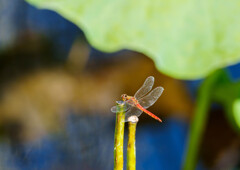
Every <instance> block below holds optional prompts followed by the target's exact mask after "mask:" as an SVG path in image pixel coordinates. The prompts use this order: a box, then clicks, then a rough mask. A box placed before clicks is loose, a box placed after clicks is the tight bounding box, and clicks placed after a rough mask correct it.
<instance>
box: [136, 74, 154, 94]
mask: <svg viewBox="0 0 240 170" xmlns="http://www.w3.org/2000/svg"><path fill="white" fill-rule="evenodd" d="M153 84H154V77H153V76H149V77H148V78H147V79H146V80H145V82H144V84H143V85H142V87H141V88H140V89H138V91H137V92H136V93H135V95H134V97H135V98H136V99H140V98H141V97H143V96H144V95H145V94H147V93H148V92H149V91H150V90H151V89H152V87H153Z"/></svg>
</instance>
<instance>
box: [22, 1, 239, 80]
mask: <svg viewBox="0 0 240 170" xmlns="http://www.w3.org/2000/svg"><path fill="white" fill-rule="evenodd" d="M27 1H28V2H30V3H31V4H33V5H36V6H37V7H40V8H47V9H52V10H55V11H56V12H58V13H59V14H61V15H62V16H64V17H65V18H67V19H68V20H70V21H72V22H73V23H75V24H77V25H78V26H79V27H80V28H81V29H82V30H83V31H84V32H85V34H86V37H87V39H88V40H89V42H90V43H91V44H92V45H93V46H94V47H95V48H98V49H100V50H102V51H105V52H113V51H117V50H120V49H131V50H136V51H138V52H142V53H144V54H146V55H147V56H149V57H150V58H152V59H153V61H154V62H155V64H156V66H157V68H158V69H159V70H160V71H162V72H164V73H166V74H168V75H170V76H173V77H175V78H181V79H196V78H202V77H205V76H206V75H208V74H209V73H210V72H212V71H214V70H215V69H218V68H222V67H225V66H227V65H230V64H233V63H236V62H238V61H240V43H239V42H240V22H239V18H240V1H239V0H231V1H226V0H202V1H195V0H168V1H166V0H151V1H146V0H114V1H110V0H95V1H93V0H27Z"/></svg>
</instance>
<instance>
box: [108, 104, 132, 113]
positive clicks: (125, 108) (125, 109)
mask: <svg viewBox="0 0 240 170" xmlns="http://www.w3.org/2000/svg"><path fill="white" fill-rule="evenodd" d="M130 108H131V106H130V105H129V104H128V103H125V107H124V108H123V111H127V110H129V109H130ZM111 112H113V113H116V112H118V107H117V106H113V107H112V108H111Z"/></svg>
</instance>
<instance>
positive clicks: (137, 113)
mask: <svg viewBox="0 0 240 170" xmlns="http://www.w3.org/2000/svg"><path fill="white" fill-rule="evenodd" d="M142 112H143V111H141V110H139V109H138V108H136V107H131V108H130V109H129V110H128V111H127V113H126V114H125V122H128V118H129V117H131V116H133V115H135V116H137V117H139V116H140V115H141V114H142Z"/></svg>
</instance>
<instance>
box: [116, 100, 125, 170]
mask: <svg viewBox="0 0 240 170" xmlns="http://www.w3.org/2000/svg"><path fill="white" fill-rule="evenodd" d="M124 124H125V112H124V103H123V102H117V113H116V125H115V136H114V170H123V140H124Z"/></svg>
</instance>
